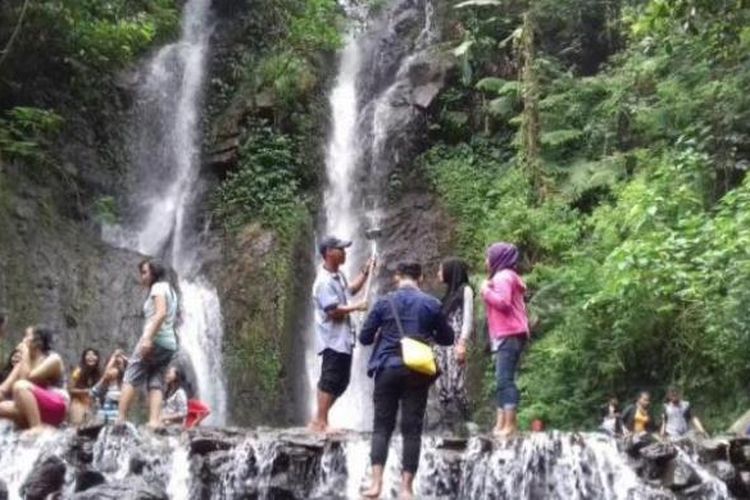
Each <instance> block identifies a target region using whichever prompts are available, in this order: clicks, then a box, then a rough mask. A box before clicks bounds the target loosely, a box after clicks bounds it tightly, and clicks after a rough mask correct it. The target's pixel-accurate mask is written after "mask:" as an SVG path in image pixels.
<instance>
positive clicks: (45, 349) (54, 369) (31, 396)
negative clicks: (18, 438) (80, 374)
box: [0, 326, 70, 433]
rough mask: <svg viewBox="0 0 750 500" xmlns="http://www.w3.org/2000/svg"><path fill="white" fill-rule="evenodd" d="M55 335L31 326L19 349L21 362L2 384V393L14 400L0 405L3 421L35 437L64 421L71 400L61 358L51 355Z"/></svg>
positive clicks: (46, 329)
mask: <svg viewBox="0 0 750 500" xmlns="http://www.w3.org/2000/svg"><path fill="white" fill-rule="evenodd" d="M52 335H53V334H52V331H51V330H50V329H48V328H45V327H42V326H30V327H29V328H27V329H26V335H25V336H24V338H23V340H22V341H21V343H20V344H18V347H17V349H18V350H19V351H20V353H21V359H20V361H19V362H18V364H16V366H15V367H14V368H13V371H12V372H11V374H10V375H9V376H8V378H6V379H5V381H4V382H3V383H2V384H0V393H3V392H5V393H11V394H12V399H11V400H8V401H3V402H0V418H6V419H9V420H12V421H13V422H15V424H16V425H17V426H18V427H20V428H22V429H29V431H30V432H32V433H38V432H41V431H42V430H44V428H45V426H53V427H57V426H59V425H60V424H62V423H63V422H64V421H65V416H66V414H67V412H68V405H69V403H70V399H69V397H68V393H67V391H66V390H65V381H64V378H65V367H64V365H63V362H62V358H61V357H60V355H58V354H57V353H56V352H54V351H52Z"/></svg>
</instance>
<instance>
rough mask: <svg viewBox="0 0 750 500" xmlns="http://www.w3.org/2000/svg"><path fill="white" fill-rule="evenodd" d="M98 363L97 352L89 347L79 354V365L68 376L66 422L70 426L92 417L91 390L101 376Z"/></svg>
mask: <svg viewBox="0 0 750 500" xmlns="http://www.w3.org/2000/svg"><path fill="white" fill-rule="evenodd" d="M99 361H100V356H99V351H97V350H96V349H93V348H91V347H89V348H88V349H85V350H84V351H83V353H81V361H80V363H79V364H78V366H77V367H76V369H75V370H73V374H72V375H71V376H70V385H69V387H68V394H70V414H69V415H68V420H69V421H70V423H71V425H81V424H83V423H84V422H85V421H86V420H88V419H89V418H91V417H92V416H93V410H94V399H93V398H92V397H91V388H92V387H94V385H95V384H96V383H97V382H98V381H99V379H100V378H101V376H102V373H101V372H102V371H101V367H100V366H99Z"/></svg>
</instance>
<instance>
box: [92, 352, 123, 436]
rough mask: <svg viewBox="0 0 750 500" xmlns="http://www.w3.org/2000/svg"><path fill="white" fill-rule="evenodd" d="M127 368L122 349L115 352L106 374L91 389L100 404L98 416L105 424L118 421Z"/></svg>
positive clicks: (105, 371) (108, 362) (110, 358)
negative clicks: (118, 408) (118, 410)
mask: <svg viewBox="0 0 750 500" xmlns="http://www.w3.org/2000/svg"><path fill="white" fill-rule="evenodd" d="M127 367H128V358H127V357H126V356H125V353H123V352H122V350H120V349H117V350H115V352H114V353H113V354H112V356H110V357H109V361H107V366H105V368H104V374H103V375H102V377H101V378H100V379H99V381H98V382H97V383H96V385H94V387H92V388H91V395H92V396H93V397H94V399H95V400H97V401H98V402H99V409H98V411H97V414H96V416H97V418H98V419H99V420H101V421H103V422H104V423H105V424H106V423H108V422H114V421H115V420H116V419H117V407H118V405H119V403H120V393H121V392H122V383H123V378H124V375H125V369H126V368H127Z"/></svg>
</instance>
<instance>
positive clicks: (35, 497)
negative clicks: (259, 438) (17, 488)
mask: <svg viewBox="0 0 750 500" xmlns="http://www.w3.org/2000/svg"><path fill="white" fill-rule="evenodd" d="M65 469H66V468H65V462H63V460H62V459H61V458H60V457H58V456H56V455H43V456H41V457H39V459H38V460H37V461H36V463H35V464H34V466H33V468H32V469H31V472H30V473H29V475H28V476H27V477H26V481H24V483H23V486H21V495H22V496H23V498H24V499H26V500H44V499H46V498H47V497H48V496H49V495H52V494H53V493H57V492H58V491H60V489H61V488H62V487H63V484H65Z"/></svg>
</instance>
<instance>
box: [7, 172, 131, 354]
mask: <svg viewBox="0 0 750 500" xmlns="http://www.w3.org/2000/svg"><path fill="white" fill-rule="evenodd" d="M14 182H15V183H16V184H15V185H14V190H13V191H11V192H10V193H9V194H8V198H9V199H8V205H7V206H11V207H16V209H17V210H18V209H20V210H21V212H22V214H23V216H19V215H18V214H14V213H8V212H6V211H4V209H3V208H2V207H0V234H2V241H3V244H2V245H0V307H2V308H5V309H8V311H9V312H10V328H9V331H10V339H9V340H8V342H7V343H6V347H7V348H9V349H10V348H11V347H12V345H15V342H18V341H19V340H20V337H21V336H22V334H23V330H24V329H25V327H26V326H28V325H32V324H39V323H43V324H47V325H49V326H51V327H52V328H53V329H54V330H55V331H57V332H58V335H57V337H56V339H55V345H54V348H55V350H57V351H58V352H60V353H61V354H62V355H63V357H64V359H65V362H66V365H67V366H68V368H70V367H71V366H73V365H74V364H77V363H78V361H79V359H80V355H81V351H82V350H83V349H84V348H86V347H89V346H92V347H94V348H97V349H99V350H100V352H101V354H102V356H103V357H106V356H108V355H109V353H110V352H111V351H112V350H114V349H115V348H116V347H120V348H124V349H126V350H130V349H131V348H132V347H133V345H134V343H135V340H136V338H137V337H138V336H139V335H140V330H141V326H142V325H141V322H142V320H141V316H142V314H141V306H142V301H143V299H144V296H143V293H142V291H141V290H140V288H139V286H138V282H137V268H136V266H137V264H138V262H139V260H140V259H141V256H139V255H137V254H135V253H133V252H127V251H123V250H118V249H113V248H111V247H108V246H107V245H105V244H104V243H102V242H101V240H100V237H99V234H98V232H97V231H96V230H95V229H94V228H93V227H89V226H87V225H85V224H82V223H81V222H80V221H76V220H73V219H71V218H68V217H66V216H65V215H63V214H62V213H60V212H59V208H57V207H56V205H55V203H56V197H57V196H59V195H60V193H57V192H55V191H51V190H47V189H43V188H41V187H39V186H36V185H33V184H31V183H29V182H28V181H25V180H24V179H23V177H22V176H20V175H19V176H17V177H15V179H14ZM3 196H5V194H4V195H3ZM22 207H26V208H22ZM104 361H106V359H105V360H104ZM4 362H5V360H3V363H4Z"/></svg>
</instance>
